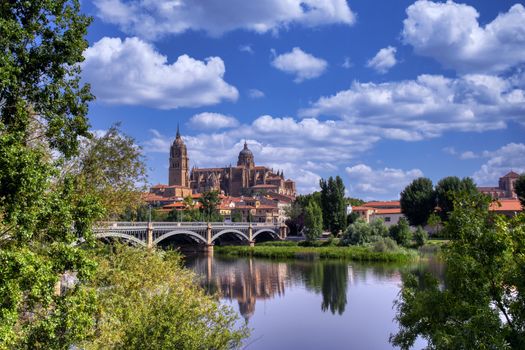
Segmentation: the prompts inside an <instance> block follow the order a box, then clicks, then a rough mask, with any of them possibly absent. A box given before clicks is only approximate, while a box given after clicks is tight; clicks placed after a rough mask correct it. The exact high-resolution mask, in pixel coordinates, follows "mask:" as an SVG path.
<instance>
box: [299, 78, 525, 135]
mask: <svg viewBox="0 0 525 350" xmlns="http://www.w3.org/2000/svg"><path fill="white" fill-rule="evenodd" d="M300 115H301V116H303V117H318V116H322V115H324V116H336V117H338V118H340V119H342V120H346V121H347V122H349V123H353V124H354V125H361V126H367V127H369V129H370V130H373V128H374V127H376V128H379V131H378V133H379V134H381V135H382V136H383V137H385V138H390V139H400V140H407V141H410V140H421V139H424V138H429V137H436V136H440V135H441V134H442V133H443V132H445V131H448V130H455V131H478V132H482V131H486V130H495V129H501V128H505V127H506V125H507V123H508V122H509V121H515V122H518V123H524V122H525V91H524V90H522V89H521V88H520V87H518V86H516V85H515V84H514V83H513V81H512V79H504V78H501V77H497V76H491V75H479V74H478V75H465V76H463V77H460V78H455V79H451V78H446V77H443V76H440V75H421V76H419V77H418V78H417V79H416V80H405V81H398V82H386V83H360V82H354V83H353V84H352V86H351V88H350V89H348V90H343V91H340V92H338V93H336V94H335V95H333V96H327V97H321V98H320V99H319V100H317V101H316V102H314V103H313V104H312V105H311V106H310V107H309V108H306V109H303V110H302V111H300Z"/></svg>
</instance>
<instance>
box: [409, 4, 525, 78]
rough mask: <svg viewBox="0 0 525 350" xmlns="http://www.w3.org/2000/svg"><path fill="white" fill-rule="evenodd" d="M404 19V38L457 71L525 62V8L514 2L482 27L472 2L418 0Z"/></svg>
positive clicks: (496, 68) (498, 68)
mask: <svg viewBox="0 0 525 350" xmlns="http://www.w3.org/2000/svg"><path fill="white" fill-rule="evenodd" d="M406 13H407V18H406V19H405V20H404V22H403V24H404V28H403V32H402V37H403V41H404V42H405V43H407V44H410V45H412V46H413V47H414V51H415V52H416V53H417V54H419V55H422V56H427V57H432V58H434V59H436V60H437V61H439V62H440V63H441V64H443V65H444V66H445V67H448V68H453V69H456V70H457V71H460V72H463V73H464V72H482V73H494V72H501V71H504V70H506V69H508V68H510V67H512V66H515V65H517V64H520V63H524V62H525V50H524V49H523V48H524V47H525V8H524V7H523V5H521V4H516V5H514V6H512V7H511V8H510V10H509V11H508V12H506V13H501V14H499V15H498V17H496V18H495V19H494V20H493V21H492V22H490V23H488V24H487V25H485V26H484V27H481V26H480V25H479V22H478V17H479V13H478V12H477V11H476V9H475V8H474V7H472V6H469V5H466V4H457V3H455V2H453V1H447V2H446V3H441V2H439V3H437V2H432V1H426V0H418V1H416V2H415V3H414V4H412V5H410V6H409V7H408V8H407V10H406Z"/></svg>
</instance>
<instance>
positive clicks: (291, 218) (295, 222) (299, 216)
mask: <svg viewBox="0 0 525 350" xmlns="http://www.w3.org/2000/svg"><path fill="white" fill-rule="evenodd" d="M303 202H305V203H308V202H306V201H305V200H304V198H303V196H298V197H297V198H296V200H295V201H294V202H292V203H291V204H290V205H289V206H288V207H287V208H286V216H287V217H288V219H287V220H286V225H287V226H288V228H289V229H290V235H292V236H298V235H300V233H301V232H302V230H303V228H304V208H305V207H303V205H304V204H302V203H303Z"/></svg>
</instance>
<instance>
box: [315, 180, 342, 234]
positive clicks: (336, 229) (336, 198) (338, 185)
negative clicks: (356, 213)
mask: <svg viewBox="0 0 525 350" xmlns="http://www.w3.org/2000/svg"><path fill="white" fill-rule="evenodd" d="M319 186H320V187H321V198H320V199H321V209H322V213H323V227H324V228H326V229H328V230H329V231H330V232H331V233H332V234H333V235H334V236H337V235H338V234H339V233H340V232H343V231H344V230H345V229H346V206H347V205H346V200H345V185H344V183H343V179H341V177H339V176H336V178H335V179H334V178H332V177H331V176H330V178H328V180H325V179H321V180H320V181H319Z"/></svg>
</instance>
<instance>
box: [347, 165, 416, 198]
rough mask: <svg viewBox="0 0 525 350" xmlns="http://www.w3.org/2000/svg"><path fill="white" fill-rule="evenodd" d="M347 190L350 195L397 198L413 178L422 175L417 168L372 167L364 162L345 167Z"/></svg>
mask: <svg viewBox="0 0 525 350" xmlns="http://www.w3.org/2000/svg"><path fill="white" fill-rule="evenodd" d="M345 170H346V173H347V175H348V177H349V180H350V182H349V184H350V186H349V192H350V195H351V196H352V197H357V198H363V199H365V200H372V199H398V198H399V193H401V191H402V190H403V189H404V188H405V187H406V186H407V185H408V184H409V183H410V182H411V181H412V180H414V179H416V178H418V177H421V176H423V172H422V171H421V170H419V169H412V170H407V171H404V170H402V169H392V168H384V169H372V168H371V167H370V166H368V165H366V164H357V165H354V166H352V167H347V168H346V169H345Z"/></svg>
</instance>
